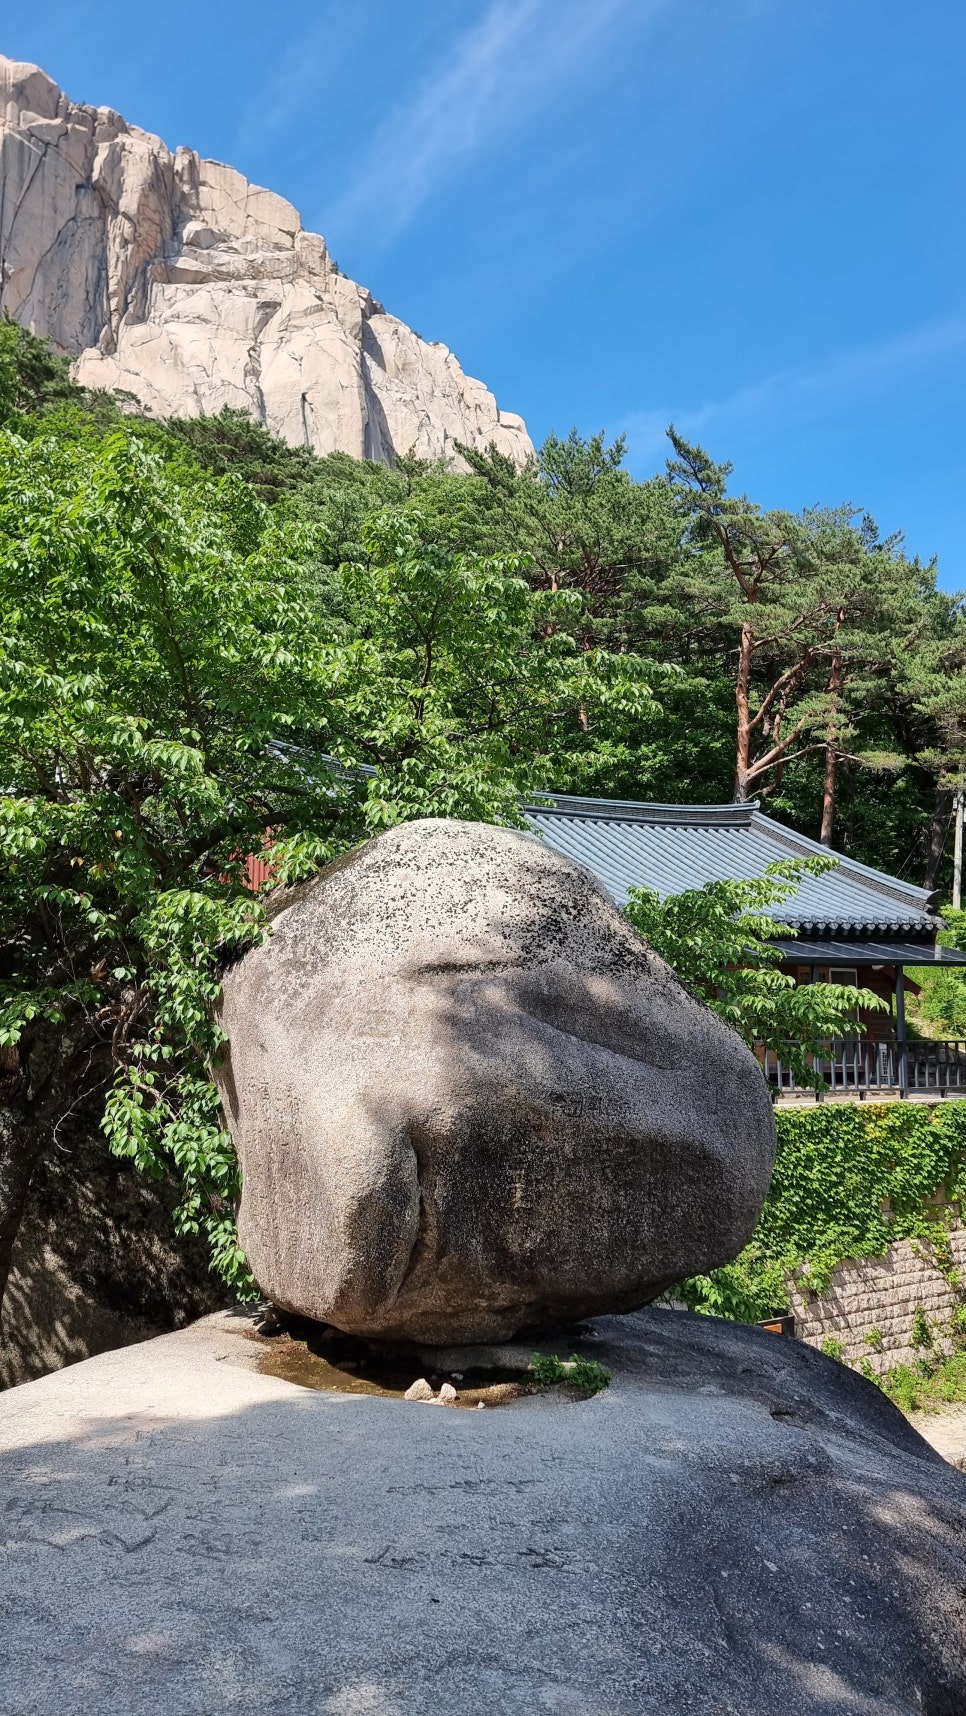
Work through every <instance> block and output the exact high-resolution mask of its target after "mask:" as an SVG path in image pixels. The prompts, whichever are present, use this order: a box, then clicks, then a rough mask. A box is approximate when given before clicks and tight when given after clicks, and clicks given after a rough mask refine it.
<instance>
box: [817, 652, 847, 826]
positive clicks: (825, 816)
mask: <svg viewBox="0 0 966 1716" xmlns="http://www.w3.org/2000/svg"><path fill="white" fill-rule="evenodd" d="M828 688H829V691H830V692H831V693H832V695H833V697H834V698H835V703H834V704H833V707H832V710H831V712H830V715H829V724H828V729H827V736H826V744H825V785H824V787H823V790H822V832H821V834H820V835H819V840H820V841H821V843H822V845H823V846H831V844H832V831H833V829H834V827H835V785H836V771H837V768H838V748H837V745H836V740H837V738H838V734H837V733H836V730H835V716H836V714H837V712H838V694H839V692H840V691H841V689H842V653H841V651H840V650H836V651H835V654H834V655H833V657H832V671H831V673H830V674H829V681H828Z"/></svg>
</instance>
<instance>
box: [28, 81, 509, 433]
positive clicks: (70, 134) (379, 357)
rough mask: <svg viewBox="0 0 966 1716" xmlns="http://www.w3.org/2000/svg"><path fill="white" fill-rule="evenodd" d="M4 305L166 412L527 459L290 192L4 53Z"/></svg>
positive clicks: (87, 371)
mask: <svg viewBox="0 0 966 1716" xmlns="http://www.w3.org/2000/svg"><path fill="white" fill-rule="evenodd" d="M0 310H2V311H4V312H5V313H6V314H8V315H9V316H11V317H13V318H14V319H15V320H16V321H18V322H20V323H22V324H23V325H24V326H25V327H28V328H30V329H31V330H32V331H33V332H34V333H37V334H42V335H44V336H45V337H46V338H48V339H50V340H51V341H52V342H53V344H54V345H55V346H56V347H57V349H58V350H60V351H64V352H69V353H71V354H72V355H74V356H75V357H76V364H75V376H76V379H77V380H78V381H80V382H82V383H83V384H85V385H87V386H90V387H100V388H107V389H109V390H113V391H119V392H121V393H122V394H127V395H131V396H133V398H134V399H135V400H137V401H138V402H139V403H140V405H141V406H142V407H143V408H144V409H146V410H147V411H149V412H151V413H152V414H155V415H159V416H174V415H176V416H197V415H199V414H200V413H203V412H205V413H212V412H217V411H219V410H221V408H222V407H223V406H225V405H228V406H237V407H241V408H243V409H246V410H248V411H250V412H251V413H252V415H253V416H254V417H256V418H257V419H259V420H260V421H261V422H262V423H264V424H265V425H266V427H267V428H269V429H270V430H272V431H273V432H274V433H275V434H277V435H281V436H283V437H284V438H285V439H286V440H287V441H290V442H292V443H294V444H296V445H306V446H309V447H312V448H313V449H314V450H315V451H316V452H318V453H327V452H331V451H333V450H334V449H336V448H339V449H341V450H343V451H345V452H348V453H352V454H354V455H356V456H357V457H366V458H372V459H381V460H391V458H392V456H393V454H394V453H405V452H408V451H409V450H410V449H415V451H416V452H418V453H419V454H420V455H421V456H423V457H424V458H438V457H455V456H456V455H455V443H456V442H457V441H464V442H466V443H467V444H469V445H474V446H478V447H485V446H486V445H487V444H488V443H489V442H490V441H495V442H496V444H497V446H498V447H499V448H500V449H501V451H503V452H504V453H507V454H509V455H510V456H511V457H513V458H515V459H519V460H522V459H523V458H525V457H526V455H527V453H528V452H529V451H530V440H529V437H528V435H527V432H526V428H525V425H524V423H523V421H522V419H521V418H519V417H516V416H514V415H513V414H511V413H508V412H502V411H500V410H498V408H497V404H496V400H495V399H494V397H493V395H492V393H490V392H489V391H488V389H487V388H486V387H484V386H483V384H482V382H479V381H474V380H473V379H472V378H471V377H470V376H467V375H464V373H463V371H462V369H461V368H460V365H459V364H458V362H457V360H456V358H455V357H454V356H453V354H452V352H450V351H448V350H447V348H446V347H445V346H444V345H441V344H438V343H437V344H430V343H427V342H426V341H425V340H422V339H420V337H419V336H418V335H417V334H415V333H413V331H412V329H411V328H408V327H406V325H405V323H403V322H400V321H399V320H398V319H397V318H396V317H395V316H390V315H388V314H387V313H386V311H385V310H384V309H383V307H382V305H381V304H379V303H377V302H376V300H375V299H374V298H373V297H372V296H371V294H370V293H369V292H368V291H367V290H366V289H365V287H363V286H358V285H356V283H355V282H354V281H352V280H349V279H347V278H346V276H345V275H343V274H340V273H339V271H338V269H337V268H336V267H335V265H334V263H333V262H332V259H331V257H330V256H329V254H328V251H327V249H326V246H325V241H324V239H322V238H320V237H319V236H318V234H316V233H312V232H306V231H305V230H304V228H303V226H302V223H301V220H300V218H299V215H298V213H297V211H296V210H295V209H294V208H293V207H292V205H291V203H288V202H286V201H285V199H284V198H283V197H280V196H276V195H275V193H274V192H272V191H266V190H262V189H260V188H259V187H258V186H256V185H251V184H249V183H248V181H247V179H245V178H243V176H242V175H241V173H238V172H236V171H235V170H234V168H232V167H226V166H223V165H222V164H221V163H220V162H217V161H205V160H202V159H201V158H200V157H199V156H198V155H197V154H196V153H195V152H194V150H192V149H185V148H179V149H177V150H175V151H174V153H172V152H171V151H170V150H169V149H168V148H167V147H166V146H165V144H164V143H162V141H161V139H160V138H158V137H154V136H152V135H151V134H150V133H148V132H146V131H142V130H140V129H139V128H138V127H137V126H135V125H128V124H127V122H126V121H125V120H124V119H122V118H121V116H120V115H119V114H117V113H115V112H113V111H112V110H111V109H109V108H105V107H97V108H94V107H87V106H84V105H83V104H77V103H75V102H72V101H70V100H69V98H68V97H67V96H66V95H64V94H63V92H62V91H61V90H60V89H59V88H58V87H57V85H56V84H55V83H54V82H53V81H52V80H51V79H50V78H49V77H48V76H47V75H46V73H45V72H43V71H41V70H39V69H38V67H36V66H32V65H26V64H21V63H18V62H16V61H13V60H8V59H4V58H2V57H0Z"/></svg>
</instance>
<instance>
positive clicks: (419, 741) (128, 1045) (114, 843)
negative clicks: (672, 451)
mask: <svg viewBox="0 0 966 1716" xmlns="http://www.w3.org/2000/svg"><path fill="white" fill-rule="evenodd" d="M0 331H2V330H0ZM9 338H10V336H9V335H8V336H7V339H8V343H9ZM72 409H73V408H72ZM45 425H46V427H44V426H45ZM229 427H230V426H229ZM162 455H163V449H161V448H157V447H154V448H153V449H152V438H151V436H150V435H145V434H143V433H141V429H140V428H139V427H136V428H135V429H132V427H131V426H130V425H127V424H125V425H120V426H116V427H115V428H114V429H113V430H112V431H111V433H109V434H107V435H104V434H101V433H100V431H99V429H97V428H96V427H95V428H94V429H92V428H91V426H90V424H89V423H88V422H87V421H86V420H83V421H81V420H80V419H77V418H76V417H73V418H70V419H69V420H68V419H67V418H65V417H64V416H63V415H60V416H57V415H54V416H51V417H43V416H42V417H40V418H39V419H38V421H36V422H34V424H33V431H32V433H31V434H29V435H21V434H18V433H14V432H12V431H11V430H10V429H7V430H0V614H2V618H0V631H2V638H3V645H2V665H0V765H2V771H3V780H4V788H5V791H4V795H3V797H2V798H0V869H2V874H3V889H2V894H0V937H2V942H3V948H4V951H3V955H2V959H0V1044H2V1045H6V1046H15V1047H18V1048H19V1052H20V1057H21V1060H22V1063H23V1064H24V1065H26V1064H27V1063H28V1062H29V1060H30V1057H31V1055H34V1056H35V1058H36V1055H35V1051H36V1047H37V1043H38V1041H39V1033H41V1031H46V1032H47V1033H48V1035H49V1033H51V1032H53V1033H54V1034H55V1035H57V1034H59V1039H60V1041H61V1044H62V1048H63V1054H64V1056H66V1057H68V1059H69V1056H71V1055H73V1056H74V1057H75V1060H76V1059H77V1058H78V1057H80V1061H79V1063H78V1064H90V1062H91V1060H92V1059H93V1061H94V1062H95V1063H96V1066H97V1068H98V1069H99V1073H98V1076H99V1077H100V1078H101V1080H102V1082H106V1083H108V1084H109V1085H110V1087H111V1088H110V1095H109V1098H108V1100H107V1107H106V1115H105V1127H106V1130H107V1134H108V1137H109V1139H110V1141H111V1145H112V1147H113V1148H114V1149H115V1151H117V1152H118V1153H120V1154H123V1155H127V1156H129V1157H131V1158H132V1159H133V1160H134V1161H135V1162H136V1163H137V1165H138V1166H139V1167H140V1168H141V1169H142V1170H143V1171H145V1172H148V1173H153V1174H161V1173H162V1172H164V1171H165V1170H173V1171H174V1172H175V1173H176V1175H177V1176H178V1178H179V1180H180V1183H181V1186H182V1190H183V1197H182V1200H181V1204H180V1207H179V1211H178V1216H177V1220H178V1222H179V1223H180V1225H181V1226H182V1227H184V1228H186V1229H190V1230H196V1229H202V1230H204V1231H205V1232H206V1233H207V1235H208V1237H209V1239H210V1241H211V1244H212V1247H213V1255H214V1258H215V1261H216V1263H217V1266H218V1267H219V1268H220V1269H221V1271H222V1273H223V1274H224V1275H225V1277H226V1279H228V1280H230V1281H232V1282H233V1283H234V1284H235V1285H236V1286H238V1287H240V1288H241V1289H243V1290H248V1289H250V1287H251V1283H250V1282H249V1281H248V1279H247V1276H246V1273H245V1269H244V1263H243V1260H242V1258H241V1255H240V1253H239V1251H238V1248H237V1243H236V1240H235V1236H234V1226H233V1220H234V1205H235V1202H236V1199H237V1193H238V1180H237V1166H236V1164H235V1161H234V1156H233V1153H232V1150H231V1146H230V1142H229V1139H228V1137H227V1134H226V1133H225V1131H224V1129H223V1125H222V1119H221V1114H220V1109H219V1105H218V1101H217V1096H216V1093H215V1090H214V1086H213V1084H212V1082H211V1068H212V1064H213V1063H214V1062H215V1061H216V1059H217V1056H218V1053H219V1051H220V1046H221V1035H220V1031H219V1029H218V1026H217V1023H216V1021H215V1018H214V1005H215V1002H216V999H217V994H218V973H219V969H220V964H221V962H222V960H223V959H224V957H225V956H226V955H228V954H230V953H232V952H233V951H236V950H238V949H240V948H243V947H244V946H246V945H247V944H249V943H251V942H252V941H255V940H257V939H258V938H259V937H260V936H261V935H263V934H264V933H265V920H264V914H263V911H262V908H261V905H260V903H259V902H258V901H257V900H255V899H253V898H252V897H251V895H250V894H249V892H248V891H247V889H246V886H245V862H246V854H249V853H252V852H262V853H263V854H264V856H265V857H266V858H267V859H268V861H269V863H270V864H271V865H272V867H273V869H274V873H275V875H276V877H277V878H278V879H279V880H282V881H291V880H296V879H298V877H299V876H303V875H305V874H307V873H309V872H310V871H312V870H313V869H315V868H317V867H318V866H319V865H320V864H322V863H324V862H325V861H327V860H328V859H329V858H330V857H332V856H333V855H335V854H337V853H338V852H341V851H344V850H345V849H346V848H347V847H350V846H352V845H353V844H355V843H356V842H358V841H359V840H360V839H363V838H365V837H366V836H367V835H368V834H370V833H373V832H376V831H378V830H379V829H381V828H384V827H386V826H389V825H391V824H392V823H394V822H398V821H400V820H403V819H405V818H407V817H417V816H426V815H437V816H464V817H469V818H477V819H481V820H495V821H505V822H512V823H517V822H519V820H520V812H519V798H520V794H521V792H522V791H524V790H530V789H532V788H533V787H534V786H537V785H543V783H544V781H545V779H546V778H547V776H548V774H552V772H553V770H554V768H555V766H556V761H557V759H558V758H559V757H560V756H561V755H562V754H563V753H565V751H566V747H567V744H568V736H571V735H575V734H576V735H582V734H583V731H584V729H583V726H582V719H584V718H586V717H587V712H588V711H589V712H592V714H593V716H594V718H595V719H598V720H600V721H601V722H602V723H603V724H605V726H606V723H607V722H608V721H610V720H614V721H616V722H617V724H618V725H620V723H621V722H623V721H624V720H625V719H626V718H628V716H631V717H633V719H635V720H638V721H640V720H643V719H645V718H646V716H647V712H648V710H650V709H651V708H652V707H654V701H653V694H652V691H651V689H650V681H651V678H652V677H653V675H652V672H651V670H650V668H649V667H648V666H647V664H644V663H641V662H639V661H636V660H635V659H634V658H632V657H630V656H627V655H621V656H620V657H616V656H610V655H608V654H607V652H606V651H603V650H600V649H597V650H590V651H588V650H583V649H581V648H579V647H578V646H577V644H576V643H575V642H574V640H573V638H572V637H571V636H570V634H569V632H568V631H567V630H566V628H565V627H564V626H563V625H562V624H558V621H559V620H561V619H562V617H563V616H564V615H565V613H566V611H567V608H568V604H571V603H572V601H573V597H572V595H571V594H569V593H567V592H559V593H557V594H552V593H548V592H538V591H534V590H533V589H532V587H531V586H530V585H529V584H528V583H527V582H526V580H525V579H524V578H523V577H522V576H520V566H519V563H518V562H515V561H513V560H510V559H507V558H502V559H494V558H492V557H491V558H485V557H482V556H480V555H476V554H473V553H471V552H468V551H464V550H462V549H460V548H458V547H454V546H452V545H451V544H448V543H446V542H442V543H441V542H439V541H438V540H437V539H436V534H435V530H434V528H433V526H432V524H431V523H428V522H427V521H426V520H425V518H424V517H423V515H422V514H421V513H420V512H419V511H418V509H414V508H410V509H408V510H404V511H395V512H393V511H386V510H383V511H382V512H380V513H378V514H377V515H375V516H374V517H373V518H372V519H371V520H368V521H366V522H365V523H364V525H363V544H362V548H363V557H362V559H360V560H359V561H358V562H348V563H344V564H343V565H341V566H340V567H339V568H338V569H333V568H332V567H331V564H330V563H329V569H328V571H327V572H326V573H325V575H324V576H320V575H319V568H320V566H324V565H326V562H327V559H328V557H329V556H330V553H331V549H330V544H329V541H328V539H327V536H326V533H325V532H324V531H323V530H322V529H321V528H320V527H318V526H309V525H307V524H305V523H304V522H302V523H300V522H297V521H294V520H292V519H290V518H286V517H284V516H283V515H281V514H280V513H279V512H278V511H277V510H273V509H271V508H270V507H268V506H266V505H265V504H264V503H263V502H262V501H261V500H260V499H259V498H258V496H257V494H256V493H255V491H254V489H253V488H252V487H251V486H250V485H249V484H248V483H246V482H245V481H243V480H242V479H241V478H240V477H239V476H238V474H237V473H236V472H235V471H233V470H228V471H227V472H226V473H225V474H223V475H222V476H220V477H219V478H217V479H214V478H211V477H207V476H204V475H202V474H200V473H199V471H198V469H197V467H195V466H193V465H191V464H190V462H189V463H187V464H186V463H185V461H184V459H183V458H182V457H181V455H180V454H179V455H178V457H172V458H165V457H163V456H162ZM333 757H334V758H336V759H338V761H339V762H340V763H341V764H343V765H349V766H347V767H342V768H333V766H332V761H331V758H333ZM360 763H364V764H366V765H368V768H369V771H370V772H369V773H368V774H364V773H360V771H359V770H358V769H357V768H355V767H353V765H357V764H360ZM85 1057H86V1061H85ZM72 1064H73V1063H72ZM72 1077H73V1074H72V1072H71V1068H70V1066H68V1065H67V1063H66V1061H65V1067H64V1077H63V1082H64V1083H65V1085H69V1084H70V1083H71V1079H72ZM55 1082H56V1081H55ZM25 1100H26V1099H25ZM28 1107H29V1103H28ZM35 1130H36V1128H35ZM2 1184H3V1179H2V1175H0V1201H2ZM2 1214H3V1210H2V1208H0V1215H2Z"/></svg>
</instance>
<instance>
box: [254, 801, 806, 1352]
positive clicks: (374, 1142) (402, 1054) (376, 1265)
mask: <svg viewBox="0 0 966 1716" xmlns="http://www.w3.org/2000/svg"><path fill="white" fill-rule="evenodd" d="M278 904H279V905H280V907H281V908H282V909H281V910H280V911H279V914H278V916H277V917H276V918H275V921H274V933H273V934H272V936H271V937H270V939H269V940H268V941H267V942H266V943H265V945H263V946H261V947H258V948H256V949H253V950H252V951H251V952H249V953H247V954H246V955H245V956H244V958H243V959H241V960H240V961H239V962H238V963H237V964H235V965H234V967H233V968H231V969H230V970H229V971H228V972H226V974H225V978H224V990H223V1006H222V1015H221V1017H222V1024H223V1026H224V1029H225V1031H226V1033H227V1036H228V1042H229V1046H228V1051H227V1054H226V1057H225V1061H224V1064H223V1066H222V1069H221V1073H220V1083H221V1090H222V1095H223V1099H224V1103H225V1108H226V1111H227V1115H228V1121H229V1125H230V1127H231V1130H232V1133H233V1136H234V1139H235V1142H236V1144H237V1148H238V1151H239V1156H240V1160H241V1164H242V1173H243V1187H244V1190H243V1195H242V1203H241V1211H240V1222H239V1232H240V1238H241V1242H242V1244H243V1246H244V1248H245V1251H246V1252H247V1255H248V1258H249V1260H250V1263H251V1266H252V1269H253V1270H254V1273H255V1275H256V1277H257V1279H258V1281H259V1283H260V1285H261V1287H262V1289H263V1291H264V1292H265V1293H266V1294H268V1295H269V1296H270V1297H271V1298H272V1299H273V1300H274V1301H275V1302H276V1303H277V1304H279V1305H281V1306H283V1307H285V1308H287V1309H289V1310H292V1311H297V1312H300V1313H302V1314H303V1315H307V1316H310V1317H315V1318H318V1319H320V1320H323V1321H326V1322H330V1323H333V1324H335V1325H336V1326H337V1327H339V1328H341V1329H345V1330H348V1331H350V1332H353V1333H357V1334H368V1335H373V1336H380V1337H384V1338H388V1339H401V1338H413V1339H419V1340H422V1341H428V1342H431V1343H432V1342H438V1343H444V1342H453V1341H492V1340H496V1339H500V1338H503V1337H506V1336H508V1335H511V1334H513V1333H514V1332H516V1331H517V1330H519V1329H521V1328H524V1327H533V1326H539V1325H546V1324H547V1323H548V1322H553V1321H560V1320H562V1319H567V1320H569V1319H573V1318H580V1317H584V1316H588V1315H592V1314H594V1313H597V1312H601V1311H608V1310H610V1311H627V1310H631V1309H634V1308H636V1307H637V1306H640V1305H642V1304H644V1303H646V1302H647V1301H648V1300H651V1299H653V1298H655V1297H656V1296H657V1295H658V1294H659V1293H661V1292H662V1291H663V1290H664V1289H665V1288H666V1287H668V1286H669V1285H670V1284H671V1283H672V1282H674V1281H676V1280H679V1279H680V1278H681V1277H682V1276H685V1275H690V1274H694V1273H696V1272H700V1271H704V1270H707V1269H711V1268H714V1267H715V1266H716V1265H718V1264H721V1263H723V1262H725V1261H726V1260H727V1259H729V1258H731V1257H733V1256H734V1255H735V1254H736V1253H737V1252H738V1251H739V1250H740V1249H741V1247H742V1246H743V1245H744V1243H745V1242H746V1240H747V1239H748V1237H749V1235H750V1233H751V1231H752V1228H753V1227H754V1224H755V1221H756V1219H757V1216H758V1213H759V1211H760V1209H761V1205H762V1201H763V1199H764V1196H765V1192H766V1190H767V1186H768V1179H769V1175H770V1172H771V1166H772V1160H773V1153H774V1136H775V1134H774V1123H773V1119H772V1113H771V1106H770V1102H769V1098H768V1094H767V1091H766V1089H765V1085H764V1081H763V1079H762V1076H761V1072H760V1069H759V1067H758V1064H757V1062H756V1061H755V1059H754V1057H753V1056H752V1055H751V1054H750V1053H749V1051H748V1050H747V1049H746V1048H745V1046H744V1044H743V1043H742V1042H741V1040H740V1039H739V1037H738V1036H737V1035H736V1033H735V1032H734V1031H732V1030H731V1029H730V1028H729V1027H728V1026H727V1025H725V1024H723V1023H722V1021H721V1020H720V1019H719V1018H718V1017H717V1016H716V1015H715V1014H714V1013H712V1012H711V1011H710V1009H708V1008H707V1007H706V1006H704V1005H703V1004H702V1003H701V1002H700V1001H699V1000H697V999H696V998H695V996H694V995H692V994H691V993H690V991H688V990H687V989H686V988H685V987H684V986H683V985H682V984H681V983H680V982H679V981H678V980H677V978H676V977H675V976H674V975H673V973H672V972H671V971H670V970H669V968H668V967H667V966H666V965H665V964H664V962H663V961H662V960H661V959H659V958H658V957H657V955H656V954H655V953H653V952H652V951H651V950H650V949H649V948H648V947H646V946H645V944H644V943H643V942H642V941H641V939H640V937H639V936H638V935H637V934H636V932H635V931H634V930H633V929H632V927H631V926H630V924H629V923H628V922H627V921H626V919H625V918H624V917H622V915H621V914H620V913H619V912H618V911H617V909H616V907H615V906H614V905H613V903H612V901H611V900H610V898H609V897H608V895H607V894H606V893H605V892H604V890H603V889H602V888H601V886H600V885H599V883H598V882H597V881H596V880H595V878H594V877H593V876H592V875H591V874H590V873H589V871H587V870H585V869H583V868H582V866H580V865H578V864H575V863H573V862H572V861H571V860H569V859H567V858H563V857H561V856H559V855H558V854H556V853H554V852H551V851H549V850H548V849H547V848H546V847H545V846H544V845H543V844H542V843H541V842H540V841H539V840H537V839H535V838H533V837H532V836H529V835H523V834H518V833H516V832H514V831H512V830H509V829H499V828H492V827H487V826H484V825H481V824H476V823H467V822H443V821H435V820H432V821H423V822H414V823H409V824H407V825H405V826H404V827H401V828H397V829H394V830H392V831H391V832H389V833H387V834H384V835H382V836H380V837H379V838H378V839H377V840H374V841H372V842H370V843H369V844H368V845H366V846H363V847H361V848H359V849H358V850H357V851H355V852H353V853H351V854H350V855H349V856H348V857H347V858H344V859H341V860H339V861H338V862H337V863H336V864H334V865H332V866H330V867H329V868H328V869H327V870H325V871H323V872H322V873H321V875H319V876H318V877H317V878H315V879H313V880H312V881H311V882H310V883H308V884H307V885H304V886H303V887H302V888H301V889H299V890H296V891H294V892H293V893H291V894H288V895H283V896H282V897H281V899H280V900H279V902H278Z"/></svg>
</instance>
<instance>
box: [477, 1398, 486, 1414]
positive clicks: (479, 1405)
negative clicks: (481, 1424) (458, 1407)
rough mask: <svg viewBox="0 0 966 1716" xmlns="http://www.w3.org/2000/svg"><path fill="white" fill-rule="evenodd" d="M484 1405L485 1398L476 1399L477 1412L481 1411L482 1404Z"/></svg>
mask: <svg viewBox="0 0 966 1716" xmlns="http://www.w3.org/2000/svg"><path fill="white" fill-rule="evenodd" d="M485 1405H486V1401H485V1400H478V1401H477V1403H476V1410H477V1412H482V1411H483V1408H484V1406H485Z"/></svg>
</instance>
